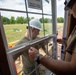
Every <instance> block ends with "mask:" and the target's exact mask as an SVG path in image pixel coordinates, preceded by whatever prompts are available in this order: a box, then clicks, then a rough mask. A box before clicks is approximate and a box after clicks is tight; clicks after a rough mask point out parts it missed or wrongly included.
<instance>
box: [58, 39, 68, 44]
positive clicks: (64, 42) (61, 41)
mask: <svg viewBox="0 0 76 75" xmlns="http://www.w3.org/2000/svg"><path fill="white" fill-rule="evenodd" d="M57 42H58V43H59V44H63V45H67V43H66V40H63V39H57Z"/></svg>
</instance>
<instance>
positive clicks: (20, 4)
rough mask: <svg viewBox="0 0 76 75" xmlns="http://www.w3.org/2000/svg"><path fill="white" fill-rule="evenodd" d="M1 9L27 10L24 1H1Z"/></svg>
mask: <svg viewBox="0 0 76 75" xmlns="http://www.w3.org/2000/svg"><path fill="white" fill-rule="evenodd" d="M0 8H7V9H14V10H25V2H24V0H0Z"/></svg>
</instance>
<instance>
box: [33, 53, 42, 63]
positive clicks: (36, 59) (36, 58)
mask: <svg viewBox="0 0 76 75" xmlns="http://www.w3.org/2000/svg"><path fill="white" fill-rule="evenodd" d="M40 56H41V54H37V55H36V56H35V59H34V60H35V61H36V62H37V63H38V64H40V60H39V58H40Z"/></svg>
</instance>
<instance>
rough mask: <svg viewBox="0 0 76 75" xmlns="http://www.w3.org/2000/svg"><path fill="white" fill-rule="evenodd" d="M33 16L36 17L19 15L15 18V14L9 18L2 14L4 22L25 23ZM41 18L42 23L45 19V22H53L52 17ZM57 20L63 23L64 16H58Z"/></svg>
mask: <svg viewBox="0 0 76 75" xmlns="http://www.w3.org/2000/svg"><path fill="white" fill-rule="evenodd" d="M33 18H34V17H31V18H28V19H27V18H24V17H22V16H20V17H17V18H16V19H15V17H14V16H11V18H7V17H4V16H2V21H3V24H24V23H28V20H29V21H30V20H31V19H33ZM39 20H40V22H41V23H43V21H44V23H50V22H52V19H50V18H44V19H42V18H40V19H39ZM57 22H58V23H63V22H64V18H62V17H58V18H57Z"/></svg>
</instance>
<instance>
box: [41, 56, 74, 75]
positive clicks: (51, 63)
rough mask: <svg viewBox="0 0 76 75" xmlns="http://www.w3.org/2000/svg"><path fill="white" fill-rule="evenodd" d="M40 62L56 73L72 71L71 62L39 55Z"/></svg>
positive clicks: (59, 74)
mask: <svg viewBox="0 0 76 75" xmlns="http://www.w3.org/2000/svg"><path fill="white" fill-rule="evenodd" d="M40 63H41V64H42V65H44V66H45V67H46V68H48V69H49V70H51V71H52V72H54V73H55V74H57V75H68V74H69V75H70V74H72V75H73V73H74V71H73V70H72V66H71V62H65V61H59V60H54V59H50V58H48V57H41V59H40Z"/></svg>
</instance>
